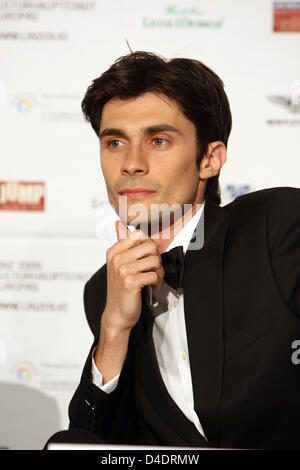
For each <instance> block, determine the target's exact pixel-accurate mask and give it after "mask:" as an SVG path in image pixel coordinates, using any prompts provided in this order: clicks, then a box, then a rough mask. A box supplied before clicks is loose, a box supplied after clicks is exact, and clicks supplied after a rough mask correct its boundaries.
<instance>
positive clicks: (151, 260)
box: [120, 255, 165, 279]
mask: <svg viewBox="0 0 300 470" xmlns="http://www.w3.org/2000/svg"><path fill="white" fill-rule="evenodd" d="M149 271H156V272H157V274H158V276H159V277H160V278H161V279H163V277H164V275H165V271H164V268H163V266H162V264H161V259H160V258H159V257H158V256H157V255H152V256H148V257H147V258H142V259H139V260H135V261H134V262H131V263H127V264H122V266H121V267H120V273H121V272H122V275H124V276H127V275H128V274H139V273H142V272H149Z"/></svg>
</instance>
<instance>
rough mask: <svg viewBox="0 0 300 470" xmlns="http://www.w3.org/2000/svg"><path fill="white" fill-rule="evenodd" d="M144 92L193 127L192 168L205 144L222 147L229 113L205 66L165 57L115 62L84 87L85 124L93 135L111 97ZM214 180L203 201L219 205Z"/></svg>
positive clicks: (143, 55) (135, 56) (140, 55)
mask: <svg viewBox="0 0 300 470" xmlns="http://www.w3.org/2000/svg"><path fill="white" fill-rule="evenodd" d="M146 92H154V93H160V94H163V95H165V96H167V97H168V98H169V99H172V100H174V101H176V102H177V104H178V106H179V107H180V109H181V110H182V112H183V114H185V116H186V117H187V118H188V119H189V120H190V121H192V123H193V124H194V125H195V127H196V131H197V139H198V152H197V157H196V158H197V165H198V166H199V164H200V161H201V159H202V157H203V156H204V155H205V153H206V151H207V149H208V144H209V143H210V142H213V141H216V140H220V141H222V142H223V143H224V144H225V146H227V141H228V137H229V134H230V130H231V112H230V107H229V102H228V98H227V96H226V93H225V91H224V87H223V82H222V80H221V79H220V78H219V77H218V75H216V74H215V73H214V72H213V71H212V70H211V69H209V68H208V67H206V65H204V64H202V63H201V62H199V61H197V60H193V59H186V58H175V59H171V60H166V59H165V58H163V57H161V56H159V55H156V54H153V53H150V52H143V51H136V52H132V53H130V54H128V55H125V56H123V57H120V58H119V59H117V60H116V61H115V63H114V64H113V65H112V66H111V67H110V68H109V69H108V70H107V71H106V72H104V73H103V74H102V75H101V76H100V77H99V78H96V79H95V80H94V81H93V82H92V84H91V85H90V86H89V87H88V89H87V92H86V94H85V96H84V99H83V101H82V110H83V113H84V115H85V117H86V119H87V120H88V121H89V122H90V123H91V125H92V127H93V129H94V130H95V132H96V134H97V135H99V128H100V120H101V114H102V110H103V107H104V105H105V103H107V101H109V100H110V99H112V98H120V99H129V98H134V97H137V96H139V95H141V94H143V93H146ZM218 178H219V175H216V176H214V177H212V178H209V179H208V181H207V185H206V191H205V197H209V198H210V199H213V200H214V201H215V202H216V203H217V204H220V202H221V196H220V187H219V181H218Z"/></svg>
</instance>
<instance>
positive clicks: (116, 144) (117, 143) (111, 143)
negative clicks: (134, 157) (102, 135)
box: [107, 139, 123, 148]
mask: <svg viewBox="0 0 300 470" xmlns="http://www.w3.org/2000/svg"><path fill="white" fill-rule="evenodd" d="M122 145H123V144H122V142H121V141H120V140H119V139H112V140H109V141H108V143H107V146H108V147H112V148H119V147H121V146H122Z"/></svg>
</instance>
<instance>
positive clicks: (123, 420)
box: [69, 284, 137, 444]
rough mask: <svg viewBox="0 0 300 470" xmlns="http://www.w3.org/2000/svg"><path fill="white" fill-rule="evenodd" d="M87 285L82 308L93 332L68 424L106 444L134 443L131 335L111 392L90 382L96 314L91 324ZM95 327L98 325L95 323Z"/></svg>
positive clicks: (90, 306)
mask: <svg viewBox="0 0 300 470" xmlns="http://www.w3.org/2000/svg"><path fill="white" fill-rule="evenodd" d="M88 297H89V285H88V284H87V285H86V287H85V294H84V300H85V302H84V303H85V311H86V315H87V319H88V322H89V325H90V327H91V329H92V331H93V333H94V337H95V339H94V342H93V344H92V347H91V349H90V352H89V355H88V357H87V360H86V363H85V365H84V368H83V372H82V375H81V380H80V383H79V385H78V387H77V390H76V392H75V394H74V396H73V398H72V400H71V402H70V405H69V418H70V425H69V428H70V429H72V428H83V429H86V430H88V431H90V432H92V433H93V434H96V435H97V436H98V437H100V439H101V440H103V441H104V442H106V443H109V444H136V443H137V426H136V410H135V399H134V396H135V395H134V381H133V364H132V362H133V361H132V352H131V347H132V346H131V338H130V341H129V347H128V352H127V356H126V359H125V362H124V364H123V368H122V370H121V373H120V377H119V381H118V385H117V387H116V388H115V390H113V391H112V392H111V393H109V394H108V393H105V392H104V391H103V390H101V389H100V388H99V387H97V386H96V385H94V384H93V383H92V352H93V349H94V348H95V346H96V345H97V343H98V337H99V331H98V332H97V331H96V329H95V328H96V323H97V324H98V325H99V324H100V316H99V315H97V316H98V318H97V322H96V320H95V322H94V324H93V321H92V320H91V319H92V318H93V317H92V312H90V311H89V309H91V308H92V303H91V302H89V301H88ZM98 330H99V327H98Z"/></svg>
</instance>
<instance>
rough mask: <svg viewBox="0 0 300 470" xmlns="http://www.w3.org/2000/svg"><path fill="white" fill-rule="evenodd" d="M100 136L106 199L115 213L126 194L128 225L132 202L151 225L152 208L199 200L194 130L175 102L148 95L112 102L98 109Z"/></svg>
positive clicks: (132, 217) (155, 95)
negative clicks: (140, 207)
mask: <svg viewBox="0 0 300 470" xmlns="http://www.w3.org/2000/svg"><path fill="white" fill-rule="evenodd" d="M99 135H100V149H101V167H102V171H103V174H104V178H105V181H106V186H107V192H108V198H109V201H110V203H111V204H112V206H113V207H114V208H115V210H116V212H117V213H118V214H119V197H120V196H121V194H122V195H123V196H127V209H128V210H127V217H128V218H127V223H129V224H130V221H131V220H133V219H135V217H136V216H137V215H138V214H136V215H134V214H133V215H128V211H129V210H130V207H131V206H132V205H133V204H137V203H138V204H143V205H144V207H145V209H146V211H147V214H148V218H147V221H148V222H150V217H151V205H152V204H163V203H165V204H168V205H170V206H171V205H173V204H174V203H178V204H180V206H181V207H183V205H184V204H196V203H201V202H202V196H203V188H202V190H201V191H200V190H199V187H200V186H199V181H200V180H199V170H198V168H197V165H196V153H197V139H196V128H195V126H194V124H193V123H192V122H191V121H190V120H188V119H187V118H186V117H185V115H184V114H183V113H182V111H181V110H180V109H179V107H178V105H177V104H176V102H174V101H171V100H170V99H168V98H167V97H166V96H164V95H159V94H155V93H150V92H148V93H144V94H143V95H141V96H139V97H137V98H132V99H128V100H120V99H117V98H114V99H112V100H110V101H108V102H107V103H106V104H105V106H104V108H103V112H102V117H101V122H100V134H99ZM128 188H130V189H135V188H143V189H145V190H151V191H152V192H148V193H143V192H141V191H140V192H136V193H128V192H127V193H126V190H127V189H128ZM123 200H124V199H123ZM119 215H120V214H119ZM143 222H144V223H145V222H146V220H144V221H143ZM152 222H153V218H152Z"/></svg>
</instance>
